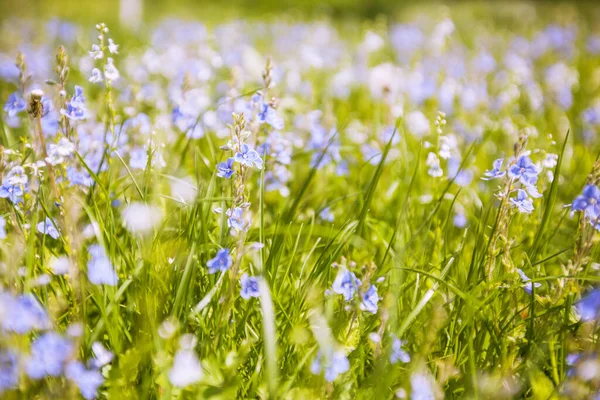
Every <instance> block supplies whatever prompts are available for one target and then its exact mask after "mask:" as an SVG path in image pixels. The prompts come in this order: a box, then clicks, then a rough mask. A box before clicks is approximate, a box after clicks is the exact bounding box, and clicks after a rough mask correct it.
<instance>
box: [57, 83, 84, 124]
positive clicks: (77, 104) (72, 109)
mask: <svg viewBox="0 0 600 400" xmlns="http://www.w3.org/2000/svg"><path fill="white" fill-rule="evenodd" d="M66 105H67V108H66V109H65V108H63V109H61V110H60V113H61V114H62V115H64V116H65V117H67V118H69V119H71V120H73V121H79V120H82V119H85V118H86V116H87V110H86V109H85V97H83V89H82V88H81V86H75V94H74V95H73V97H71V101H69V102H67V104H66Z"/></svg>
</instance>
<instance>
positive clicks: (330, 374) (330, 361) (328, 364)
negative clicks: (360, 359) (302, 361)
mask: <svg viewBox="0 0 600 400" xmlns="http://www.w3.org/2000/svg"><path fill="white" fill-rule="evenodd" d="M324 358H325V359H324ZM349 369H350V362H349V361H348V357H346V354H344V352H342V351H339V350H338V351H334V350H331V351H329V352H328V354H327V357H323V353H322V352H321V351H320V350H319V352H318V353H317V357H316V358H315V360H314V361H313V362H312V364H311V366H310V371H311V372H312V373H313V374H315V375H317V374H319V373H320V372H321V370H324V371H325V380H326V381H327V382H333V381H334V380H335V379H336V378H337V377H338V375H340V374H343V373H344V372H347V371H348V370H349Z"/></svg>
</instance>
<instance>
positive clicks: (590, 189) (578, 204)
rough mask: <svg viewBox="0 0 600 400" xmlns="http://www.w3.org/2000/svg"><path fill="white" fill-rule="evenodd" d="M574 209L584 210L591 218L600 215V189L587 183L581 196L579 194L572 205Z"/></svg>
mask: <svg viewBox="0 0 600 400" xmlns="http://www.w3.org/2000/svg"><path fill="white" fill-rule="evenodd" d="M571 209H572V210H573V211H583V212H584V213H585V215H586V216H587V217H588V218H590V219H596V218H598V216H599V215H600V189H598V186H596V185H587V186H586V187H585V188H584V189H583V193H582V194H581V196H577V198H576V199H575V200H573V204H572V205H571Z"/></svg>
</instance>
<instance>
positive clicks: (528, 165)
mask: <svg viewBox="0 0 600 400" xmlns="http://www.w3.org/2000/svg"><path fill="white" fill-rule="evenodd" d="M539 173H540V171H539V169H538V168H537V167H536V166H535V164H533V162H532V161H531V159H530V158H529V157H528V156H521V157H519V158H518V159H517V162H516V163H514V164H512V165H511V166H510V167H509V168H508V176H509V177H511V178H512V179H518V180H519V181H520V182H521V183H523V184H525V185H534V184H535V183H536V181H537V176H538V174H539Z"/></svg>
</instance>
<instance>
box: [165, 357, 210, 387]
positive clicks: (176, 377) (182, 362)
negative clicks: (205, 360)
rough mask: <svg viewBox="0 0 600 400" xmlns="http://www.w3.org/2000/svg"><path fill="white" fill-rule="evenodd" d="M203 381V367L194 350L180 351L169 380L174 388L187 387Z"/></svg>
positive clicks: (174, 361)
mask: <svg viewBox="0 0 600 400" xmlns="http://www.w3.org/2000/svg"><path fill="white" fill-rule="evenodd" d="M200 379H202V367H201V366H200V361H198V357H197V356H196V353H194V352H193V351H192V350H187V349H186V350H179V351H178V352H177V354H175V359H174V360H173V367H172V368H171V370H170V371H169V380H170V381H171V383H172V384H173V385H174V386H177V387H186V386H189V385H191V384H193V383H197V382H199V381H200Z"/></svg>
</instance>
